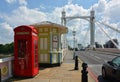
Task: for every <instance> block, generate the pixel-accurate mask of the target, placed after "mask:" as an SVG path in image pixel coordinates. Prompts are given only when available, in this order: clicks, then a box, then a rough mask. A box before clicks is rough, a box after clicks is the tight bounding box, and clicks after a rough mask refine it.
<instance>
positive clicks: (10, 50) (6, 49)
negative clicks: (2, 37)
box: [0, 42, 14, 54]
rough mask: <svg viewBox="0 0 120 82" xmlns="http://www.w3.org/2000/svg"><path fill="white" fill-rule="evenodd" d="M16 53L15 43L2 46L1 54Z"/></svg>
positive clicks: (0, 45) (0, 46) (0, 48)
mask: <svg viewBox="0 0 120 82" xmlns="http://www.w3.org/2000/svg"><path fill="white" fill-rule="evenodd" d="M13 52H14V43H13V42H12V43H10V44H5V45H3V44H0V54H10V53H13Z"/></svg>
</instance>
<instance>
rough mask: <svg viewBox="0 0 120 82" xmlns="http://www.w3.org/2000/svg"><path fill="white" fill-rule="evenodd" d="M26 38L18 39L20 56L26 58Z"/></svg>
mask: <svg viewBox="0 0 120 82" xmlns="http://www.w3.org/2000/svg"><path fill="white" fill-rule="evenodd" d="M26 45H27V41H26V40H18V58H24V57H25V55H26V51H27V49H26Z"/></svg>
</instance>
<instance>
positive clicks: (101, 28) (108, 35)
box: [85, 19, 120, 49]
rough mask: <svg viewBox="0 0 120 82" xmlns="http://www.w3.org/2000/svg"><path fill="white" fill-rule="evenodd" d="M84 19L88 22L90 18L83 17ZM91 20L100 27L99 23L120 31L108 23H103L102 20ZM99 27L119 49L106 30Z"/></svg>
mask: <svg viewBox="0 0 120 82" xmlns="http://www.w3.org/2000/svg"><path fill="white" fill-rule="evenodd" d="M85 20H87V21H89V22H90V20H88V19H85ZM93 22H94V23H96V24H97V25H98V27H100V25H99V24H102V25H104V26H107V27H109V28H111V29H112V30H115V31H117V32H119V33H120V30H119V29H117V28H114V27H112V26H110V25H108V24H105V23H103V22H99V21H96V20H94V21H93ZM98 23H99V24H98ZM100 29H101V30H102V31H103V32H104V33H105V35H106V36H107V37H108V38H109V39H110V40H111V41H112V43H113V44H114V45H115V46H116V47H117V48H118V49H119V46H118V45H117V44H116V43H115V42H114V41H113V40H112V38H111V37H110V36H109V35H108V34H107V32H106V31H105V30H104V29H103V28H102V27H100Z"/></svg>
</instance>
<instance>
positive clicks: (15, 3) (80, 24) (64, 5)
mask: <svg viewBox="0 0 120 82" xmlns="http://www.w3.org/2000/svg"><path fill="white" fill-rule="evenodd" d="M63 9H64V10H65V12H66V16H89V15H90V11H91V10H92V9H93V10H94V11H95V20H96V21H102V22H104V23H106V24H109V25H111V26H112V27H114V28H117V29H120V21H119V19H120V11H119V9H120V0H1V1H0V44H6V43H10V42H13V41H14V31H13V29H14V28H15V27H17V26H19V25H30V24H34V23H39V22H42V21H51V22H53V23H57V24H61V12H62V11H63ZM89 25H90V24H89V22H88V21H86V20H83V19H75V20H70V21H69V22H67V25H66V26H67V27H68V29H69V32H68V34H67V39H68V42H69V44H70V45H72V44H73V37H71V36H72V31H73V29H74V30H75V31H76V41H77V43H79V44H83V45H88V44H89V43H90V32H89V29H90V27H89ZM99 27H102V28H104V29H105V31H106V33H107V34H108V35H109V36H110V37H111V38H117V39H119V37H120V34H119V33H117V32H115V31H113V30H111V29H110V28H108V27H105V26H103V25H97V24H95V41H96V42H99V43H101V44H104V43H105V42H106V41H108V40H109V38H108V37H107V36H106V35H105V34H104V33H103V32H102V31H101V29H100V28H99ZM119 41H120V39H119Z"/></svg>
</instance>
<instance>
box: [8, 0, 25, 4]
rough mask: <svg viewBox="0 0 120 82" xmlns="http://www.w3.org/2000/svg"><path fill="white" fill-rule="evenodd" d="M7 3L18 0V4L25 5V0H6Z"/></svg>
mask: <svg viewBox="0 0 120 82" xmlns="http://www.w3.org/2000/svg"><path fill="white" fill-rule="evenodd" d="M6 2H7V3H9V4H11V3H15V2H18V3H19V4H20V5H27V0H6Z"/></svg>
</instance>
